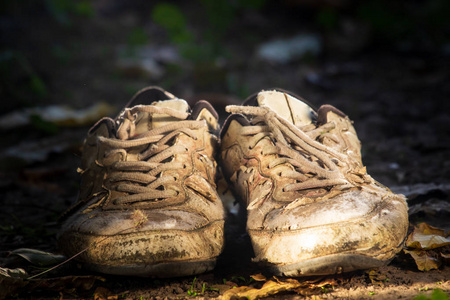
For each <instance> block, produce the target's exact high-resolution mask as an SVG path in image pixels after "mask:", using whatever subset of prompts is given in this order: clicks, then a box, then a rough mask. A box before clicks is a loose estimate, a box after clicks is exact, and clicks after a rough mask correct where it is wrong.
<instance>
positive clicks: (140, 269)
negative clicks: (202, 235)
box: [83, 259, 216, 278]
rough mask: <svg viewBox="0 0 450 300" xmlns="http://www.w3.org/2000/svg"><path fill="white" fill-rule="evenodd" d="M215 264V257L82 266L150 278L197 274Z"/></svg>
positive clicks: (115, 273) (108, 272) (212, 267)
mask: <svg viewBox="0 0 450 300" xmlns="http://www.w3.org/2000/svg"><path fill="white" fill-rule="evenodd" d="M215 266H216V259H210V260H202V261H180V262H167V263H159V264H155V265H144V264H142V265H137V264H136V265H123V266H107V265H98V264H92V263H90V264H84V265H83V267H84V268H86V269H90V270H91V271H95V272H100V273H105V274H111V275H122V276H138V277H151V278H169V277H183V276H191V275H197V274H201V273H204V272H208V271H211V270H212V269H214V267H215Z"/></svg>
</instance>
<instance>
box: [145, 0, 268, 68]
mask: <svg viewBox="0 0 450 300" xmlns="http://www.w3.org/2000/svg"><path fill="white" fill-rule="evenodd" d="M198 1H199V2H200V4H201V9H202V10H203V11H204V16H205V18H206V20H207V22H208V24H207V25H206V26H204V28H205V29H204V30H202V31H201V32H200V33H199V35H200V36H199V37H196V36H195V35H194V33H193V32H192V31H191V30H190V29H189V22H188V20H187V19H186V16H185V14H184V13H183V12H182V11H181V9H180V8H179V7H178V6H177V5H175V4H172V3H167V2H162V3H157V4H156V5H155V7H154V8H153V11H152V14H151V17H152V20H153V21H154V22H155V23H156V24H158V25H160V26H161V27H163V28H164V29H165V30H166V31H167V34H168V36H169V39H170V40H171V42H172V43H174V44H175V45H177V46H178V48H179V49H180V52H181V55H182V56H183V57H184V58H186V59H188V60H191V61H194V62H198V61H214V60H215V59H216V58H217V57H220V56H225V55H226V54H227V51H226V49H225V47H224V46H223V40H224V38H225V36H226V34H227V33H228V31H229V29H230V26H231V24H232V22H233V21H234V20H235V18H236V15H237V12H238V11H239V10H242V9H260V8H262V7H263V6H264V5H265V3H266V2H267V0H250V1H245V0H239V1H228V0H198Z"/></svg>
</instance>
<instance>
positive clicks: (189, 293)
mask: <svg viewBox="0 0 450 300" xmlns="http://www.w3.org/2000/svg"><path fill="white" fill-rule="evenodd" d="M196 280H197V277H194V280H193V281H192V284H191V288H190V289H189V290H188V291H187V293H188V295H189V296H192V297H195V296H197V295H198V294H197V292H196V291H195V289H194V285H195V281H196Z"/></svg>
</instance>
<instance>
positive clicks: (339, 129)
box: [221, 90, 408, 276]
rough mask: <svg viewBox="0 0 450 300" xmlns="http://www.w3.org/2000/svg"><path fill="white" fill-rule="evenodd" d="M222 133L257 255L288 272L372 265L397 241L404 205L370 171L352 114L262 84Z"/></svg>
mask: <svg viewBox="0 0 450 300" xmlns="http://www.w3.org/2000/svg"><path fill="white" fill-rule="evenodd" d="M227 110H228V112H231V113H232V115H231V116H229V117H228V119H227V120H226V121H225V124H224V126H223V129H222V132H221V164H222V168H223V171H224V175H225V177H226V178H228V179H229V182H230V184H231V186H232V187H233V188H234V189H235V191H236V193H237V195H238V196H239V197H240V199H241V201H242V202H241V203H242V204H243V205H244V206H245V207H246V208H247V230H248V233H249V235H250V237H251V240H252V244H253V249H254V252H255V255H256V258H255V259H254V260H255V261H256V262H259V263H261V264H263V265H265V266H267V267H268V268H269V269H270V270H271V271H272V272H273V273H275V274H277V275H285V276H303V275H322V274H334V273H341V272H348V271H352V270H356V269H366V268H372V267H378V266H381V265H384V264H386V263H388V262H389V261H390V260H391V259H392V258H393V257H394V255H395V254H396V253H397V252H398V251H400V249H401V248H402V245H403V242H404V239H405V237H406V233H407V229H408V215H407V204H406V201H405V197H404V196H403V195H397V194H393V193H392V192H391V191H390V190H389V189H388V188H387V187H385V186H383V185H381V184H380V183H378V182H376V181H375V180H374V179H373V178H372V177H371V176H370V175H368V174H367V172H366V168H365V167H364V166H363V164H362V161H361V152H360V142H359V140H358V138H357V135H356V132H355V129H354V128H353V125H352V122H351V121H350V120H349V118H348V117H347V116H346V115H345V114H343V113H342V112H341V111H339V110H338V109H336V108H334V107H332V106H330V105H323V106H322V107H320V108H319V109H318V110H317V112H315V111H314V110H313V109H312V108H311V107H310V106H309V105H308V104H306V103H305V101H304V100H302V99H297V98H295V97H294V96H292V95H290V94H289V93H286V92H281V91H278V90H269V91H262V92H260V93H259V94H257V95H256V96H254V97H250V98H249V99H248V100H247V101H246V102H245V103H244V105H243V106H229V107H227Z"/></svg>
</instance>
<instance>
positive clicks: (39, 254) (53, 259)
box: [10, 248, 66, 267]
mask: <svg viewBox="0 0 450 300" xmlns="http://www.w3.org/2000/svg"><path fill="white" fill-rule="evenodd" d="M10 255H17V256H20V257H22V258H24V259H26V260H27V261H29V262H30V263H32V264H33V265H37V266H41V267H45V266H51V265H57V264H59V263H62V262H63V261H65V260H66V257H65V256H64V255H60V254H53V253H50V252H44V251H41V250H36V249H29V248H20V249H16V250H14V251H11V252H10Z"/></svg>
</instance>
